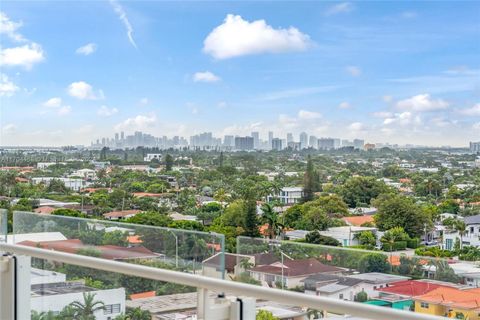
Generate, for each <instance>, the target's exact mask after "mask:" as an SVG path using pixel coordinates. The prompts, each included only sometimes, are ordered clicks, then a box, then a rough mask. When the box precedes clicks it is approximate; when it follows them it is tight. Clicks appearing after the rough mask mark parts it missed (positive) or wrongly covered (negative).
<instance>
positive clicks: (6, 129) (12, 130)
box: [1, 123, 17, 135]
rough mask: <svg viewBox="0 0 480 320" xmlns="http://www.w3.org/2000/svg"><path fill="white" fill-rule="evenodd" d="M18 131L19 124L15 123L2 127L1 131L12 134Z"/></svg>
mask: <svg viewBox="0 0 480 320" xmlns="http://www.w3.org/2000/svg"><path fill="white" fill-rule="evenodd" d="M16 131H17V126H16V125H14V124H13V123H8V124H6V125H4V126H3V127H2V130H1V132H2V133H3V134H5V135H12V134H14V133H15V132H16Z"/></svg>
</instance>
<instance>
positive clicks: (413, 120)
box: [383, 111, 422, 126]
mask: <svg viewBox="0 0 480 320" xmlns="http://www.w3.org/2000/svg"><path fill="white" fill-rule="evenodd" d="M421 123H422V121H421V118H420V116H419V115H416V114H414V113H412V112H410V111H405V112H401V113H395V114H393V115H391V116H390V117H387V118H385V119H384V120H383V124H384V125H392V124H398V125H401V126H411V125H419V124H421Z"/></svg>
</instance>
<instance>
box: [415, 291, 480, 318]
mask: <svg viewBox="0 0 480 320" xmlns="http://www.w3.org/2000/svg"><path fill="white" fill-rule="evenodd" d="M413 299H414V302H415V312H418V313H423V314H429V315H434V316H443V317H447V318H455V319H469V320H479V319H480V289H478V288H477V289H466V290H461V289H457V288H449V287H440V288H437V289H434V290H432V291H430V292H428V293H427V294H424V295H420V296H416V297H414V298H413Z"/></svg>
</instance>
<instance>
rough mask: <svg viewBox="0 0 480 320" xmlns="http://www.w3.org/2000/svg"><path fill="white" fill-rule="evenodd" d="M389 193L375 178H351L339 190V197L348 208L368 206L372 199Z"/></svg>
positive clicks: (383, 184)
mask: <svg viewBox="0 0 480 320" xmlns="http://www.w3.org/2000/svg"><path fill="white" fill-rule="evenodd" d="M389 191H391V190H390V189H389V188H388V187H387V186H386V185H385V183H383V182H381V181H377V179H375V177H352V178H349V179H348V180H347V181H346V182H345V183H344V184H343V186H342V187H341V188H340V195H341V196H342V197H343V200H344V201H345V202H346V203H347V204H348V206H349V207H350V208H355V207H358V206H368V205H370V202H371V200H372V199H375V198H377V197H378V196H379V195H380V194H382V193H387V192H389Z"/></svg>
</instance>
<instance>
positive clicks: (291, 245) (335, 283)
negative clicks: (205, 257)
mask: <svg viewBox="0 0 480 320" xmlns="http://www.w3.org/2000/svg"><path fill="white" fill-rule="evenodd" d="M237 261H238V264H237V267H238V268H237V270H236V271H237V272H236V274H235V275H234V278H235V279H236V280H237V281H242V282H248V283H253V284H256V285H262V286H265V287H271V288H278V289H284V290H292V291H299V292H303V293H305V294H309V295H317V296H322V297H329V298H336V299H343V300H349V301H357V302H361V303H366V304H369V305H374V306H383V307H391V308H396V309H402V310H410V311H411V310H415V311H416V312H420V313H427V314H428V313H429V312H430V311H432V308H431V307H430V308H426V305H427V304H428V303H429V302H430V303H432V302H433V301H435V300H436V299H437V298H438V297H441V296H442V295H443V296H445V297H449V299H450V298H451V300H450V301H449V302H447V300H445V301H444V302H442V303H440V305H439V306H438V308H437V309H435V310H434V311H435V313H434V314H436V315H440V316H444V315H450V314H452V313H451V312H461V310H460V309H461V307H462V306H463V307H465V304H464V303H465V301H464V300H465V299H467V297H468V299H470V300H469V301H474V302H475V301H480V289H478V287H479V285H480V266H479V265H478V262H470V261H459V260H453V259H452V260H446V259H440V258H430V257H423V256H422V257H420V256H414V255H413V252H412V251H407V252H405V253H403V254H399V253H398V252H394V253H386V252H383V251H368V250H357V249H349V248H343V247H332V246H323V245H314V244H308V243H301V242H295V241H279V240H268V239H260V238H246V237H238V238H237ZM452 301H455V302H454V303H453V305H454V306H457V307H458V308H459V309H454V308H452V304H451V302H452ZM437 302H438V301H437ZM422 303H423V307H422ZM475 303H476V302H475ZM437 304H438V303H437ZM467 309H468V308H467ZM467 309H464V312H463V313H464V314H467ZM452 310H453V311H452ZM459 310H460V311H459ZM440 311H441V312H440ZM470 311H473V309H472V310H470ZM470 311H469V312H470ZM468 314H469V313H468ZM472 314H473V313H472ZM453 317H455V315H454V316H453Z"/></svg>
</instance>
